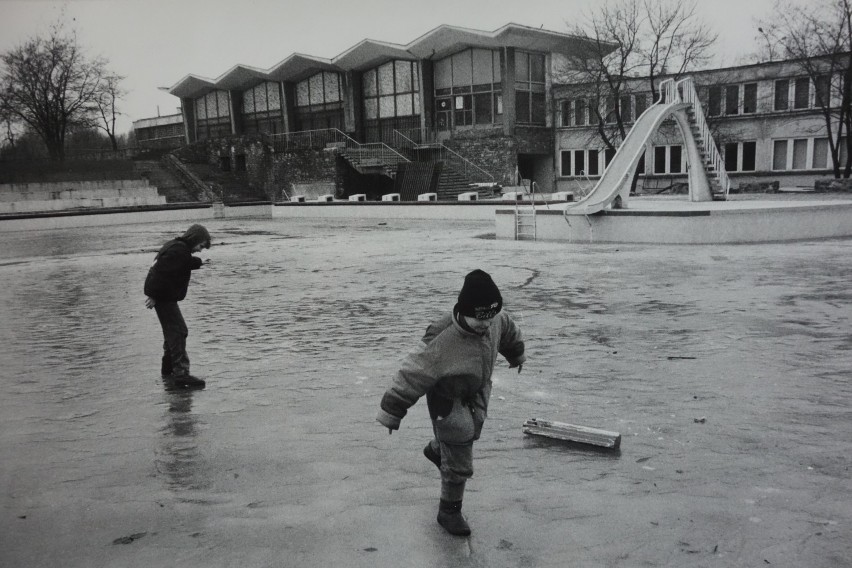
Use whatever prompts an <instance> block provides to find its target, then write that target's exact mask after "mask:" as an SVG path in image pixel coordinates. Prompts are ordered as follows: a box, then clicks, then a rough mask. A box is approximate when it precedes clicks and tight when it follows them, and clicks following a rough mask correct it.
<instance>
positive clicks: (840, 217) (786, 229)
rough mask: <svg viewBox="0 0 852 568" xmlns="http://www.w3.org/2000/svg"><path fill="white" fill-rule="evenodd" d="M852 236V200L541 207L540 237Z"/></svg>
mask: <svg viewBox="0 0 852 568" xmlns="http://www.w3.org/2000/svg"><path fill="white" fill-rule="evenodd" d="M496 235H497V238H498V239H514V238H515V215H514V210H513V209H504V210H500V211H498V212H497V215H496ZM849 236H852V201H836V202H812V203H808V202H797V203H795V204H785V205H779V204H778V202H765V203H755V202H752V203H749V204H748V205H733V206H728V207H725V206H724V205H723V206H721V207H713V206H708V207H704V208H701V207H700V206H698V207H696V208H695V209H694V210H670V211H647V210H636V209H621V210H607V211H604V212H602V213H601V214H596V215H589V216H584V215H570V216H567V217H566V216H565V215H564V214H563V212H562V211H554V210H550V211H542V210H537V211H536V240H541V241H566V242H574V243H646V244H723V243H728V244H734V243H759V242H778V241H793V240H807V239H820V238H836V237H849Z"/></svg>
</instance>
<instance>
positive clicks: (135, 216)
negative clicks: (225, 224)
mask: <svg viewBox="0 0 852 568" xmlns="http://www.w3.org/2000/svg"><path fill="white" fill-rule="evenodd" d="M238 218H253V219H271V218H272V205H271V204H270V203H265V204H258V205H248V206H238V207H227V206H223V205H222V204H217V205H214V206H211V205H203V206H197V207H179V208H162V209H153V210H145V211H114V212H102V211H86V212H76V213H65V214H40V215H39V214H36V215H21V216H17V217H6V218H3V217H0V233H4V232H11V231H44V230H49V229H69V228H73V227H99V226H105V225H131V224H135V223H163V222H166V221H193V222H194V221H203V220H205V219H238Z"/></svg>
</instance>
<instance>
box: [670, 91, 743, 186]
mask: <svg viewBox="0 0 852 568" xmlns="http://www.w3.org/2000/svg"><path fill="white" fill-rule="evenodd" d="M677 86H678V90H679V91H681V92H682V96H683V100H684V102H687V103H690V104H692V106H693V107H694V108H695V112H694V113H693V114H694V115H695V122H696V124H697V126H698V133H699V135H700V137H701V141H702V143H703V144H704V148H705V150H706V151H707V153H708V158H709V159H710V164H711V165H712V166H713V168H714V169H715V170H716V178H717V179H718V180H719V185H720V186H721V187H722V189H723V190H724V191H725V197H726V198H727V197H728V192H729V191H730V188H731V179H730V177H729V176H728V172H727V170H725V162H724V160H722V155H721V153H720V152H719V148H718V146H716V140H715V139H714V138H713V134H712V133H711V132H710V128H709V127H708V126H707V120H706V119H705V118H704V110H703V108H702V107H701V101H700V100H699V99H698V93H697V92H696V90H695V83H694V82H693V81H692V77H687V78H686V79H681V80H680V81H678V83H677Z"/></svg>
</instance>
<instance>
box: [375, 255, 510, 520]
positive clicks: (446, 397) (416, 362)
mask: <svg viewBox="0 0 852 568" xmlns="http://www.w3.org/2000/svg"><path fill="white" fill-rule="evenodd" d="M502 307H503V298H502V296H501V295H500V291H499V290H498V288H497V286H496V285H495V284H494V281H493V280H492V279H491V276H489V275H488V274H487V273H486V272H483V271H482V270H474V271H473V272H471V273H469V274H468V275H467V276H466V277H465V279H464V285H463V286H462V290H461V292H460V293H459V297H458V303H457V304H456V305H455V307H454V309H453V311H452V313H451V314H447V315H446V316H444V317H442V318H441V319H439V320H437V321H435V322H434V323H432V324H431V325H430V326H429V327H428V328H427V330H426V335H425V336H424V337H423V342H424V344H425V345H424V346H423V347H422V348H421V349H420V350H419V351H416V352H415V353H412V354H411V355H409V356H408V357H407V358H406V359H405V361H404V362H403V364H402V368H401V369H400V370H399V371H398V372H397V375H396V377H395V379H394V381H393V383H392V384H391V386H390V388H389V389H388V390H387V391H386V392H385V394H384V397H383V398H382V402H381V408H380V410H379V414H378V417H377V420H378V421H379V422H380V423H381V424H383V425H384V426H385V427H387V428H388V430H389V432H391V433H393V430H397V429H399V425H400V422H401V421H402V418H403V417H404V416H405V415H406V413H407V412H408V409H409V408H411V407H412V406H413V405H414V403H415V402H417V400H419V399H420V398H421V397H422V396H423V395H426V403H427V406H428V408H429V416H430V418H431V419H432V428H433V431H434V434H435V437H434V439H433V440H431V441H430V442H429V443H428V444H427V445H426V447H425V448H424V450H423V453H424V455H425V456H426V457H427V458H428V459H429V460H430V461H432V462H433V463H434V464H435V465H436V466H438V468H439V469H440V470H441V501H440V505H439V508H438V523H439V524H440V525H441V526H442V527H444V529H446V530H447V532H449V533H450V534H454V535H460V536H467V535H469V534H470V527H469V526H468V524H467V521H466V520H465V518H464V516H463V515H462V514H461V506H462V498H463V496H464V487H465V483H466V481H467V480H468V479H469V478H470V477H472V476H473V442H474V441H475V440H478V439H479V434H480V432H481V430H482V425H483V422H484V421H485V417H486V413H487V410H488V401H489V398H490V396H491V373H492V372H493V370H494V364H495V362H496V361H497V355H498V353H499V354H500V355H503V356H504V357H505V358H506V359H507V360H508V362H509V366H510V367H511V368H514V367H517V368H518V372H519V373H520V371H521V368H522V364H523V362H524V361H525V360H526V357H525V355H524V342H523V340H522V338H521V331H520V329H519V328H518V327H517V325H515V322H514V321H513V320H512V318H511V317H509V315H508V314H507V313H506V312H503V311H501V309H502Z"/></svg>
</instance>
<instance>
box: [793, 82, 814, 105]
mask: <svg viewBox="0 0 852 568" xmlns="http://www.w3.org/2000/svg"><path fill="white" fill-rule="evenodd" d="M810 89H811V80H810V79H808V78H807V77H802V78H800V79H796V82H795V83H793V108H795V109H802V108H808V107H809V106H810Z"/></svg>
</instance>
